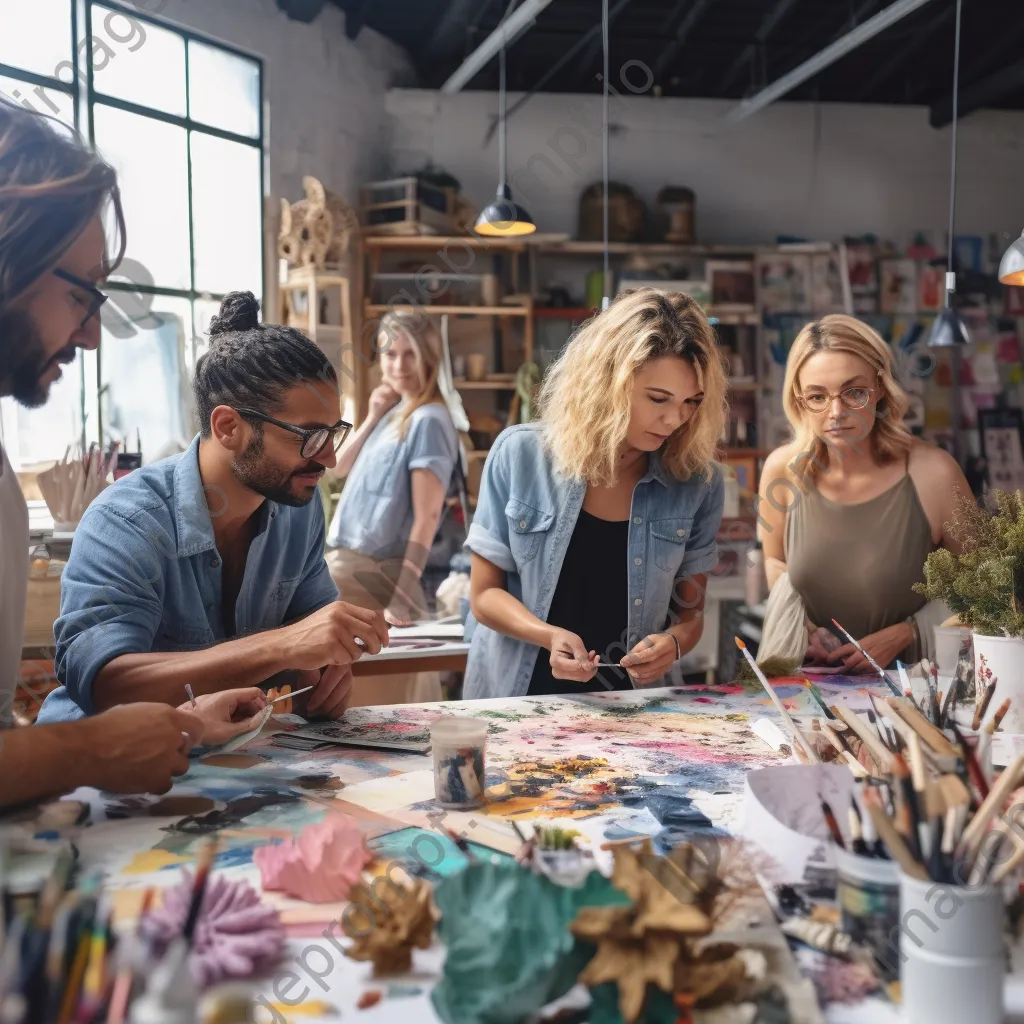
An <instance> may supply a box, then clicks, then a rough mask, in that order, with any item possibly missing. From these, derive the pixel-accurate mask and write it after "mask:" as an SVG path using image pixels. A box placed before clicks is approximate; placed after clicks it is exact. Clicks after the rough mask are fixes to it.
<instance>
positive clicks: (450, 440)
mask: <svg viewBox="0 0 1024 1024" xmlns="http://www.w3.org/2000/svg"><path fill="white" fill-rule="evenodd" d="M397 412H398V408H397V407H396V408H395V409H392V410H391V411H390V412H388V413H386V414H385V415H384V416H383V417H382V418H381V421H380V423H378V424H377V426H376V427H374V429H373V432H372V433H371V434H370V436H369V437H368V438H367V439H366V442H365V444H364V445H363V449H362V451H361V452H360V453H359V457H358V458H357V459H356V463H355V465H354V466H353V467H352V471H351V472H350V473H349V475H348V479H347V480H346V481H345V488H344V490H343V491H342V492H341V500H340V501H339V502H338V507H337V509H335V512H334V518H333V519H332V520H331V528H330V530H328V533H327V543H328V545H329V546H330V547H332V548H349V549H350V550H352V551H361V552H362V553H363V554H364V555H369V556H370V557H371V558H395V557H397V558H401V557H402V556H403V555H404V554H405V549H406V547H407V545H408V543H409V533H410V531H411V530H412V524H413V507H412V471H413V470H414V469H429V470H430V471H431V472H432V473H433V474H434V475H435V476H436V477H437V478H438V480H440V481H441V483H442V484H443V485H444V488H445V490H446V491H447V489H448V487H449V485H450V484H451V479H452V471H453V470H454V468H455V460H456V458H458V452H459V438H458V435H457V434H456V433H455V427H454V426H452V418H451V415H450V414H449V412H448V408H447V406H445V405H443V404H442V403H440V402H429V403H428V404H427V405H421V406H420V407H419V408H418V409H416V410H414V411H413V414H412V415H411V416H410V417H409V429H408V430H407V431H406V435H405V437H404V438H401V437H399V436H398V434H397V432H396V431H395V430H394V428H393V427H392V423H393V421H394V417H395V415H396V414H397Z"/></svg>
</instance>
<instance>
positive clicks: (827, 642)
mask: <svg viewBox="0 0 1024 1024" xmlns="http://www.w3.org/2000/svg"><path fill="white" fill-rule="evenodd" d="M838 649H839V637H837V636H836V635H835V633H833V632H832V631H831V630H830V629H826V628H825V627H824V626H817V627H816V628H814V629H812V630H811V631H810V633H809V635H808V637H807V653H806V654H805V655H804V661H805V662H807V664H809V665H827V664H828V658H829V655H830V654H832V652H833V651H836V650H838Z"/></svg>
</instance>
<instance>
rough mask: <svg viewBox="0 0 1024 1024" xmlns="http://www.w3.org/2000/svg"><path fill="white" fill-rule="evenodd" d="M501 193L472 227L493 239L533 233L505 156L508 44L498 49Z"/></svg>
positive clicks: (530, 220)
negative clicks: (517, 200) (515, 197)
mask: <svg viewBox="0 0 1024 1024" xmlns="http://www.w3.org/2000/svg"><path fill="white" fill-rule="evenodd" d="M498 67H499V83H498V175H499V177H498V193H497V195H496V196H495V197H494V198H493V199H492V200H491V201H490V203H489V204H488V205H487V206H486V207H484V209H483V211H482V212H481V214H480V216H479V217H478V218H477V221H476V224H474V225H473V230H474V231H475V232H476V233H477V234H478V235H487V236H488V237H490V238H494V237H498V238H512V237H514V236H517V235H532V234H533V233H534V231H536V230H537V225H536V224H534V222H533V218H532V217H531V216H530V215H529V214H528V213H527V212H526V210H525V209H524V208H523V207H522V206H520V205H519V204H518V203H514V202H513V201H512V190H511V189H510V188H509V187H508V167H507V162H506V159H505V138H506V128H505V43H504V40H503V41H502V44H501V50H500V51H499V52H498Z"/></svg>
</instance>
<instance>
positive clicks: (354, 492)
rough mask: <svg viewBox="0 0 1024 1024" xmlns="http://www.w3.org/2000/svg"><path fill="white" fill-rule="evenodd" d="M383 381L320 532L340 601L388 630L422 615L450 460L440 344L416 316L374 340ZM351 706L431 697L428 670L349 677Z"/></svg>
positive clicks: (388, 324)
mask: <svg viewBox="0 0 1024 1024" xmlns="http://www.w3.org/2000/svg"><path fill="white" fill-rule="evenodd" d="M377 347H378V351H379V353H380V368H381V377H382V382H381V384H380V386H379V387H377V388H375V389H374V391H373V393H372V394H371V395H370V407H369V414H368V415H367V418H366V419H365V420H364V422H363V423H362V425H361V426H360V427H359V429H358V430H356V431H354V432H353V434H352V436H351V438H349V440H348V441H347V442H346V444H345V446H344V447H343V448H342V449H341V451H340V452H339V454H338V464H337V469H336V470H335V472H336V473H337V474H338V475H339V476H343V477H345V478H346V479H345V486H344V489H343V490H342V493H341V499H340V501H339V502H338V507H337V509H336V510H335V513H334V517H333V519H332V520H331V525H330V529H329V530H328V534H327V544H328V552H327V565H328V567H329V568H330V571H331V576H332V577H333V578H334V582H335V583H336V584H337V585H338V590H339V592H340V593H341V595H342V598H343V600H345V601H349V602H351V603H353V604H357V605H360V606H362V607H366V608H374V609H377V610H383V611H384V613H385V617H386V618H387V620H388V622H389V623H390V624H391V625H403V624H405V623H408V622H411V621H413V620H415V619H420V618H423V617H424V616H425V615H426V614H427V608H426V601H425V599H424V595H423V589H422V587H421V585H420V577H421V575H422V573H423V569H424V567H425V565H426V561H427V556H428V555H429V553H430V547H431V545H432V544H433V542H434V538H435V536H436V535H437V531H438V526H439V525H440V522H441V515H442V512H443V510H444V504H445V498H446V496H447V494H448V488H449V486H450V484H451V480H452V474H453V472H454V471H455V465H456V460H457V459H458V458H459V440H458V435H457V434H456V432H455V427H454V426H453V424H452V417H451V414H450V413H449V410H448V406H447V405H446V403H445V397H444V395H443V394H442V385H441V378H442V376H443V372H442V359H443V351H442V343H441V338H440V335H439V334H438V332H437V330H436V328H435V327H434V326H433V324H432V323H431V322H430V321H429V320H428V319H427V318H426V317H425V316H420V315H418V314H405V313H388V314H386V315H385V316H384V317H383V318H382V320H381V324H380V330H379V333H378V336H377ZM356 684H357V685H356V693H355V698H354V701H353V703H354V704H357V705H358V704H362V703H368V704H386V703H398V702H401V701H414V700H440V699H441V688H440V682H439V677H438V675H437V673H434V672H429V673H419V674H417V675H413V676H404V677H385V676H374V677H370V678H367V679H363V680H357V681H356Z"/></svg>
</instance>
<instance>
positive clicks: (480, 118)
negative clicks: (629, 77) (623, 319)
mask: <svg viewBox="0 0 1024 1024" xmlns="http://www.w3.org/2000/svg"><path fill="white" fill-rule="evenodd" d="M521 45H529V39H528V38H527V39H526V40H525V41H524V42H523V43H522V44H521ZM613 77H614V73H613ZM516 99H517V95H515V94H510V95H509V106H510V107H511V106H512V104H513V103H514V102H515V100H516ZM728 107H729V104H728V103H725V102H722V101H716V100H678V99H656V98H654V97H651V96H628V95H627V96H624V97H623V98H621V99H616V98H613V99H612V102H611V121H612V123H613V124H616V123H618V124H620V125H622V126H623V127H624V128H625V129H626V130H625V131H620V132H618V133H617V134H613V135H612V139H611V176H612V178H613V179H615V180H618V181H623V182H625V183H627V184H629V185H631V186H632V187H633V188H634V189H636V190H637V191H638V192H639V194H640V196H641V198H642V199H643V200H644V201H645V202H646V203H647V204H648V206H651V205H652V204H653V203H654V199H655V196H656V195H657V192H658V190H659V189H660V188H661V186H662V185H666V184H675V185H688V186H690V187H691V188H693V189H694V190H695V191H696V193H697V232H698V235H699V237H700V239H701V240H705V241H715V242H723V243H746V242H767V241H771V240H773V239H774V237H775V236H776V235H777V234H792V235H801V236H804V237H808V238H812V239H829V240H831V239H838V238H839V237H840V236H841V235H843V234H855V235H856V234H864V233H867V232H875V233H877V234H878V235H880V236H882V237H886V238H891V239H893V240H894V241H896V242H897V243H899V244H901V245H902V244H905V243H906V242H907V241H908V240H909V239H910V237H911V235H912V233H913V232H914V231H915V230H918V229H928V230H931V231H932V232H933V238H934V241H935V243H936V244H937V245H938V246H940V247H941V246H942V245H943V244H944V241H945V232H946V219H947V212H946V211H947V203H948V195H949V136H950V131H949V128H946V129H943V130H941V131H936V130H934V129H933V128H931V127H930V126H929V125H928V111H927V108H925V107H888V106H866V105H853V104H832V105H821V106H819V107H815V105H813V104H807V103H777V104H775V105H773V106H772V107H769V108H768V109H767V110H765V111H763V112H761V113H760V114H757V115H755V116H754V117H752V118H750V119H749V120H747V121H745V122H743V123H741V124H739V125H737V126H735V127H732V128H726V127H724V126H723V125H722V124H721V121H720V118H721V115H722V113H723V112H724V111H725V110H727V109H728ZM387 111H388V114H389V115H390V118H391V121H392V136H393V150H392V161H393V166H394V167H402V168H406V167H414V166H419V165H420V164H421V163H423V162H425V161H426V160H427V159H428V158H430V159H433V161H434V162H435V163H436V164H438V165H439V166H441V167H443V168H445V169H446V170H448V171H449V172H451V173H452V174H454V175H455V176H456V177H457V178H459V179H460V180H461V182H462V185H463V189H464V191H465V192H466V193H467V195H469V197H470V198H471V199H472V200H473V201H474V202H476V203H478V204H480V203H482V202H485V201H486V200H487V199H488V198H489V197H490V196H491V195H493V194H494V188H495V184H496V179H497V169H496V168H497V148H496V142H495V141H494V140H492V141H491V142H490V143H489V144H488V145H486V146H485V145H484V137H485V133H486V131H487V128H488V126H489V124H490V122H491V119H492V118H493V116H494V115H495V113H496V111H497V99H496V96H495V94H494V93H486V92H461V93H459V94H457V95H455V96H452V97H446V96H442V95H440V94H439V93H436V92H427V91H423V90H409V89H394V90H392V91H390V92H389V93H388V96H387ZM588 125H589V126H592V127H597V128H598V134H594V133H593V132H592V131H591V130H590V128H588ZM599 126H600V98H599V97H598V96H593V95H592V96H574V95H550V94H548V95H538V96H534V97H533V98H532V99H531V100H530V101H529V102H528V103H527V104H526V105H525V106H524V107H523V108H522V110H521V111H519V112H518V113H517V114H516V115H515V116H514V117H513V118H512V119H511V120H510V121H509V149H508V152H509V172H510V175H513V176H514V175H515V174H516V172H517V171H520V170H524V169H525V168H526V165H527V161H528V160H529V158H530V157H531V156H532V155H533V154H542V155H543V156H544V157H545V158H546V159H547V160H548V161H549V162H545V161H544V160H543V159H538V160H537V161H535V162H534V164H533V167H534V168H535V169H536V170H537V174H538V178H539V181H538V182H534V183H532V184H531V183H527V186H526V192H525V194H524V193H523V192H522V191H519V192H517V194H516V198H517V199H522V201H523V202H524V203H525V205H526V206H527V209H528V210H529V211H530V213H531V214H532V215H533V217H534V219H535V220H537V222H538V225H539V227H540V230H542V231H568V232H570V233H575V231H576V226H577V225H576V221H577V209H578V202H579V195H580V192H581V190H582V189H583V187H584V186H585V185H587V184H588V183H590V182H591V181H595V180H599V179H600V176H601V142H600V135H599ZM559 149H561V150H562V152H563V153H564V154H566V159H564V160H563V159H562V158H560V156H559V154H558V150H559ZM577 152H578V153H579V154H580V155H578V156H575V157H574V156H573V155H572V154H574V153H577ZM1022 228H1024V113H1020V112H1009V111H981V112H978V113H976V114H973V115H971V116H970V117H968V118H966V119H964V120H963V121H962V122H961V125H960V188H959V208H958V217H957V232H958V233H962V234H968V233H973V234H982V235H987V234H988V233H989V232H999V233H1000V234H1003V233H1005V236H1006V240H1007V241H1008V240H1009V238H1010V237H1016V236H1017V235H1019V234H1020V231H1021V229H1022Z"/></svg>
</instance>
